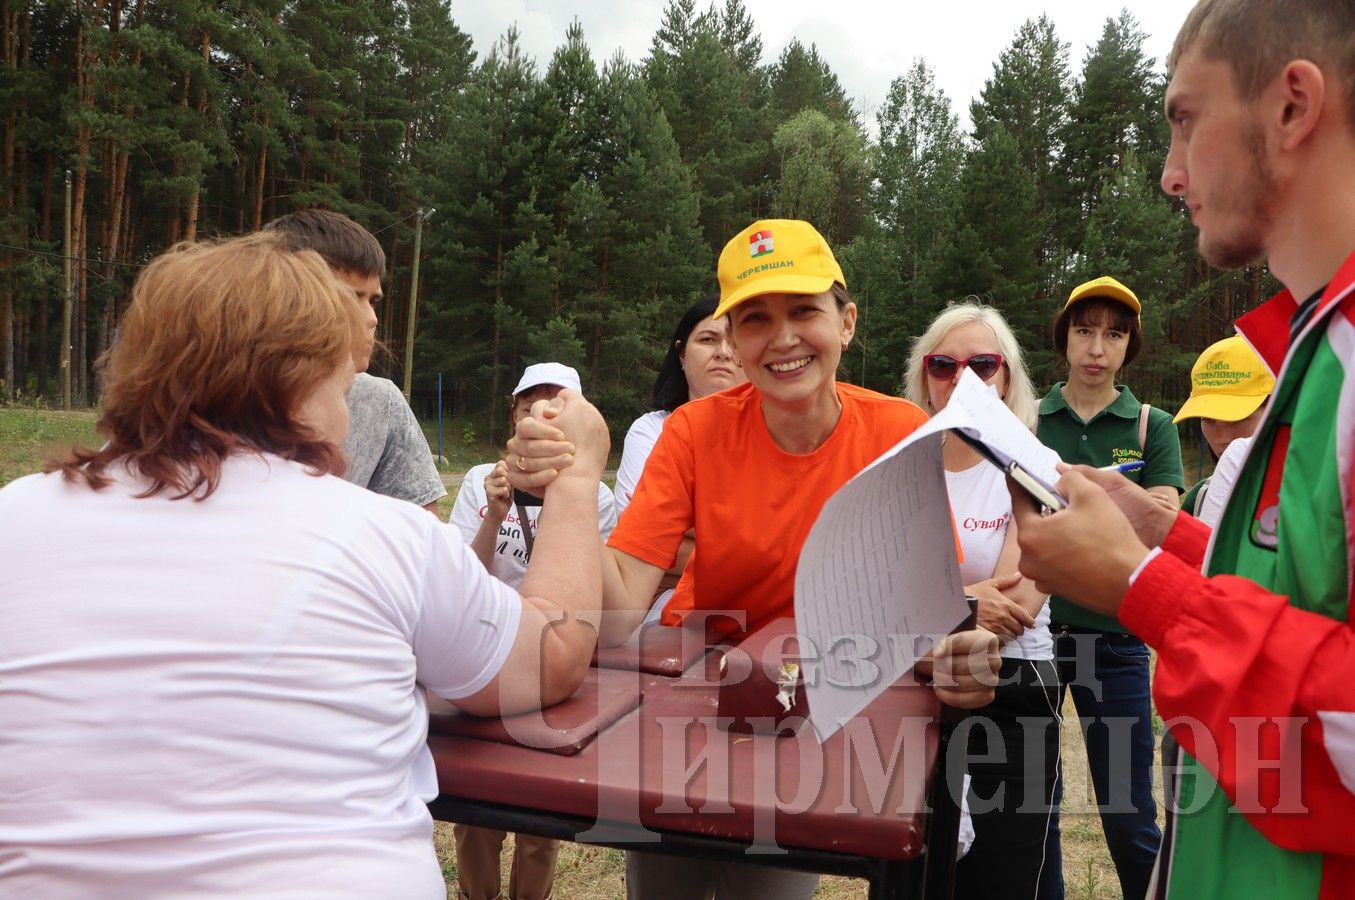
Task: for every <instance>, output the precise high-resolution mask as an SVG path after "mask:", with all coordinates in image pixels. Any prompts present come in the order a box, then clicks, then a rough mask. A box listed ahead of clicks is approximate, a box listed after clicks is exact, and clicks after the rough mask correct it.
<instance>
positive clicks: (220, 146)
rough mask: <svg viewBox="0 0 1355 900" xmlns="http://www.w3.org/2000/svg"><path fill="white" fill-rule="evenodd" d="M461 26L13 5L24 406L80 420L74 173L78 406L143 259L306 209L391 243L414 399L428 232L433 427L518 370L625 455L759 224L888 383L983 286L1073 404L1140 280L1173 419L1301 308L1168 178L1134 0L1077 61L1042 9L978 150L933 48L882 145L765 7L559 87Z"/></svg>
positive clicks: (847, 364)
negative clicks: (855, 324)
mask: <svg viewBox="0 0 1355 900" xmlns="http://www.w3.org/2000/svg"><path fill="white" fill-rule="evenodd" d="M454 12H455V11H454V10H453V9H452V8H451V6H450V4H449V3H448V2H447V0H0V116H2V117H3V123H2V127H3V150H2V152H0V167H2V168H0V401H3V400H20V401H22V402H41V401H44V400H46V401H49V402H50V401H51V400H52V398H54V397H55V398H57V399H58V400H59V398H60V394H61V388H60V381H59V378H58V360H59V357H60V353H59V350H60V343H61V318H62V306H63V256H64V254H63V244H64V240H63V238H64V235H63V232H64V228H63V220H64V208H65V197H66V180H67V177H66V173H68V172H69V182H70V186H71V187H70V198H71V199H70V204H71V206H70V208H71V219H70V220H71V223H72V246H73V250H72V251H71V256H72V257H74V259H73V270H72V281H73V289H72V292H71V293H72V325H71V360H72V363H71V366H72V368H71V383H72V390H73V394H74V399H75V402H76V403H77V404H87V403H91V402H93V399H94V398H95V395H96V394H97V385H96V377H97V376H96V373H95V371H94V361H95V360H96V359H97V357H98V356H99V354H100V353H101V352H102V351H103V350H104V349H106V348H107V347H108V346H109V344H110V342H111V341H113V340H114V339H115V336H116V332H117V326H118V322H119V319H120V316H121V315H122V313H123V311H124V310H125V308H126V304H127V301H128V296H129V287H130V285H131V283H132V281H133V280H134V278H135V277H136V273H137V270H138V268H139V267H140V266H142V265H144V264H145V263H146V262H147V261H148V260H149V259H150V258H151V257H153V256H155V255H156V254H157V253H160V252H161V251H163V250H164V249H165V248H167V247H169V246H171V245H173V244H174V243H176V242H177V241H181V240H192V239H201V238H204V237H210V236H215V235H228V234H237V233H241V232H246V231H251V230H254V229H257V228H258V227H259V226H260V225H262V224H263V223H264V222H267V221H268V220H269V219H271V218H273V217H275V216H277V215H281V214H283V213H286V212H289V211H291V210H294V209H298V208H303V207H309V206H324V207H328V208H331V209H335V210H338V211H340V212H343V213H346V214H348V215H350V216H352V217H353V218H355V219H357V220H358V221H359V222H361V223H362V224H363V225H365V226H366V227H367V228H368V229H370V230H371V231H372V232H373V233H375V234H377V236H378V238H379V239H380V240H381V242H382V244H383V246H384V248H385V250H386V253H387V259H388V271H387V272H386V275H385V278H384V283H385V290H386V298H387V299H386V300H385V301H384V303H383V305H382V308H381V310H380V325H379V336H380V337H381V338H382V339H383V340H384V342H385V343H386V346H387V348H388V349H389V350H390V351H391V352H390V354H389V355H388V358H387V359H386V360H385V361H384V363H380V364H379V365H385V366H386V367H387V368H386V371H385V372H384V374H392V375H394V376H395V377H396V380H397V381H399V380H400V379H399V374H398V372H396V371H394V370H395V366H394V365H393V363H394V361H396V360H402V359H403V358H404V352H405V341H406V335H407V334H408V316H409V310H410V302H409V301H410V293H411V291H410V288H411V284H410V279H411V272H412V271H413V269H414V267H413V265H412V263H413V262H414V259H413V253H414V244H415V240H414V232H415V227H416V224H417V220H418V219H419V218H420V211H423V212H424V213H427V214H426V215H424V216H423V219H424V223H423V226H422V235H421V237H422V240H421V243H420V248H421V253H420V266H419V268H418V271H419V292H418V305H417V319H416V325H417V328H416V337H415V340H414V347H413V349H414V372H415V380H414V399H415V406H416V409H418V410H419V411H420V412H422V413H424V414H427V413H429V412H430V411H431V406H432V398H433V394H434V391H435V390H436V385H437V384H438V376H439V375H441V376H442V381H441V384H442V400H443V403H444V406H445V407H446V408H447V409H448V411H449V412H450V413H452V414H454V415H456V416H458V417H462V418H464V420H465V421H466V422H468V423H469V422H475V423H479V425H480V426H481V427H484V428H487V429H488V433H489V434H490V435H493V436H496V437H497V436H501V432H502V431H503V429H504V417H505V413H506V407H507V404H506V402H505V395H506V394H507V391H508V390H509V389H510V388H511V385H512V384H513V379H514V378H515V377H516V374H517V373H518V372H519V371H520V369H521V367H522V366H523V365H525V364H527V363H530V362H536V361H540V360H543V359H548V358H549V359H557V360H560V361H562V362H566V363H570V364H573V365H575V366H577V367H579V369H580V371H581V372H582V373H583V376H584V383H585V385H586V387H587V390H588V393H589V395H590V397H591V398H592V399H593V400H594V401H595V402H596V403H597V404H598V405H599V406H600V408H601V409H602V410H603V412H604V413H605V414H606V416H607V418H608V421H609V422H610V423H611V425H612V428H613V432H614V435H616V436H617V437H619V435H620V434H623V433H624V431H625V428H626V427H627V425H628V424H629V422H630V421H631V419H632V418H633V417H634V416H635V415H637V414H639V413H640V412H642V411H644V410H645V409H647V408H648V402H649V394H650V390H651V387H652V384H653V373H654V372H655V371H657V367H658V363H659V361H660V359H661V358H662V355H663V353H664V350H665V348H666V345H667V341H668V340H669V337H670V335H671V331H672V327H673V325H674V323H675V321H676V319H677V317H678V315H680V313H681V312H682V310H683V309H685V307H686V306H687V305H688V304H690V303H691V302H692V301H693V300H695V299H696V298H697V297H699V296H700V295H701V294H702V293H704V292H707V291H709V290H711V289H713V288H714V287H715V284H714V281H715V277H714V269H715V259H716V256H717V255H718V253H719V250H720V248H721V247H722V246H723V245H724V243H725V242H726V241H727V240H728V239H729V237H730V236H732V235H733V234H735V233H736V232H737V231H739V230H740V229H741V228H743V227H744V226H745V225H747V224H749V223H750V222H752V221H753V220H754V219H757V218H762V217H794V218H804V219H808V220H809V221H811V222H813V223H814V224H815V225H816V226H817V227H818V228H819V230H820V231H821V232H823V234H824V235H825V236H826V237H827V239H828V241H829V243H830V244H831V245H832V246H833V247H834V249H835V251H836V252H837V255H838V257H839V260H840V261H841V263H842V265H843V269H844V271H845V273H846V277H847V284H848V287H849V289H850V293H851V295H852V297H853V299H854V300H855V301H856V303H857V304H858V307H859V308H860V328H859V331H858V334H859V335H860V340H859V341H857V342H856V343H855V344H854V345H853V347H852V349H851V351H850V352H849V353H848V354H847V356H846V357H845V358H844V373H843V377H844V378H845V379H846V380H850V381H853V382H856V383H859V384H864V385H866V386H868V387H872V388H875V389H877V390H881V391H885V392H890V393H894V392H897V391H898V387H899V384H900V382H901V373H902V369H903V364H904V360H905V356H906V353H907V350H908V344H909V341H910V339H911V338H912V337H913V336H915V335H917V334H918V333H920V331H921V330H922V328H923V327H924V326H925V325H926V323H927V322H928V321H929V320H930V318H931V317H932V316H933V315H934V314H935V313H936V312H937V310H939V309H940V308H942V307H943V306H945V304H946V303H947V302H950V301H952V300H954V299H957V298H961V297H964V296H966V295H971V294H972V295H978V296H979V297H981V298H983V299H984V300H986V301H988V302H990V303H992V304H994V305H996V306H997V307H998V308H1000V309H1001V310H1002V311H1003V313H1004V314H1005V315H1006V316H1007V318H1008V319H1009V321H1011V323H1012V324H1013V326H1014V327H1015V329H1016V331H1017V334H1018V336H1019V338H1020V340H1021V342H1022V346H1023V347H1024V349H1025V350H1026V352H1027V353H1028V354H1029V361H1030V365H1031V369H1032V374H1033V377H1034V379H1035V382H1036V384H1037V385H1038V386H1048V385H1049V384H1052V383H1053V382H1054V381H1056V380H1058V378H1059V366H1058V362H1059V360H1058V359H1057V358H1056V356H1055V354H1054V352H1053V350H1052V341H1051V339H1050V324H1051V322H1052V319H1053V317H1054V314H1055V313H1056V312H1057V310H1058V308H1059V306H1060V305H1061V303H1062V301H1063V300H1064V299H1065V298H1066V297H1067V294H1068V291H1069V290H1070V288H1071V287H1072V286H1074V285H1075V284H1077V283H1079V282H1080V281H1083V280H1086V279H1088V278H1093V277H1096V276H1098V275H1102V274H1112V275H1115V276H1116V277H1117V278H1120V279H1121V280H1122V281H1124V282H1126V283H1127V284H1129V285H1130V286H1131V287H1133V288H1134V289H1135V290H1136V291H1137V292H1138V294H1139V296H1140V297H1141V298H1142V299H1143V301H1144V310H1143V326H1144V331H1145V337H1146V349H1145V353H1144V355H1143V357H1141V358H1140V360H1138V361H1137V362H1135V363H1134V364H1133V366H1132V367H1131V368H1130V369H1129V370H1127V371H1126V376H1125V378H1126V381H1128V382H1129V383H1131V385H1132V387H1133V389H1134V391H1135V392H1136V394H1138V395H1139V397H1140V398H1141V399H1144V400H1146V401H1148V402H1152V403H1154V404H1156V405H1160V406H1163V407H1165V408H1168V409H1174V408H1176V406H1177V405H1178V404H1179V403H1180V402H1181V401H1182V400H1183V399H1184V398H1185V396H1186V395H1187V394H1188V393H1189V378H1188V375H1189V370H1190V365H1191V363H1192V362H1193V361H1194V358H1195V356H1196V355H1197V354H1198V352H1199V351H1200V350H1201V349H1202V348H1203V347H1205V346H1206V345H1207V344H1209V343H1210V342H1212V341H1214V340H1217V339H1219V338H1221V337H1224V336H1226V335H1227V334H1230V333H1231V323H1232V321H1233V320H1234V319H1235V318H1236V317H1237V316H1238V315H1240V314H1241V313H1242V312H1244V311H1245V310H1246V309H1249V308H1251V307H1252V306H1254V305H1255V304H1256V303H1258V302H1259V301H1260V300H1261V299H1263V298H1264V296H1266V295H1267V294H1268V293H1269V292H1270V291H1272V290H1273V289H1274V283H1273V282H1272V281H1271V280H1270V278H1269V277H1268V276H1267V274H1266V273H1265V271H1264V270H1263V269H1259V268H1258V269H1249V270H1242V271H1238V272H1233V273H1218V272H1214V271H1211V270H1210V269H1209V268H1208V267H1207V266H1206V265H1205V264H1204V263H1203V262H1202V260H1201V259H1200V258H1199V255H1198V253H1197V252H1196V249H1195V244H1194V231H1193V229H1191V228H1189V227H1188V223H1187V221H1186V218H1185V217H1184V214H1183V209H1182V206H1181V203H1180V201H1177V200H1173V199H1171V198H1168V197H1166V196H1165V195H1163V194H1162V192H1161V191H1160V190H1159V188H1158V186H1157V181H1158V176H1159V174H1160V172H1161V166H1162V160H1163V156H1164V155H1165V152H1166V147H1167V141H1168V132H1167V125H1166V122H1165V120H1164V117H1163V113H1162V94H1163V90H1164V86H1165V75H1164V73H1163V69H1162V65H1161V62H1160V61H1158V60H1155V59H1152V58H1149V57H1147V56H1146V55H1145V51H1144V44H1145V40H1146V35H1145V34H1144V33H1143V32H1142V31H1141V29H1140V27H1139V25H1138V23H1137V21H1136V20H1135V19H1134V18H1133V16H1132V15H1131V14H1130V13H1129V12H1127V11H1125V12H1122V13H1121V14H1120V15H1119V16H1118V17H1116V18H1114V19H1109V20H1107V21H1106V23H1105V27H1104V30H1103V32H1102V35H1101V37H1100V40H1099V41H1098V42H1097V43H1096V44H1094V45H1093V46H1092V47H1091V48H1089V50H1088V51H1087V54H1086V56H1085V58H1084V59H1082V60H1081V61H1080V64H1078V65H1076V66H1075V63H1074V61H1073V60H1071V59H1070V55H1069V46H1068V44H1066V43H1064V42H1062V41H1060V40H1059V36H1058V33H1057V29H1056V27H1055V24H1054V23H1053V22H1051V21H1050V20H1049V19H1047V18H1044V17H1041V18H1036V19H1032V20H1029V21H1027V22H1026V23H1025V24H1024V25H1022V26H1021V27H1020V28H1019V30H1018V31H1017V32H1016V34H1015V35H1013V37H1012V40H1011V43H1010V44H1009V45H1008V46H1007V47H1006V49H1005V50H1003V51H1002V53H1001V54H1000V55H999V57H998V59H996V60H994V61H993V65H992V73H991V75H990V77H989V78H988V79H987V81H986V83H985V86H984V88H983V90H982V91H981V93H980V95H979V96H978V98H976V99H975V100H974V101H973V102H972V104H971V106H970V108H969V116H968V121H969V122H971V123H972V126H971V127H970V128H969V129H968V130H962V129H961V127H960V119H959V117H958V116H957V115H956V112H955V109H954V107H953V104H952V102H951V99H950V98H948V97H947V96H946V95H945V94H944V93H943V92H942V91H941V90H939V89H938V88H937V87H936V84H935V80H934V78H933V75H932V71H931V69H930V67H929V66H928V64H927V62H926V61H925V60H914V61H912V62H911V64H906V68H905V63H904V61H902V60H901V61H900V67H901V69H902V71H901V72H900V74H899V76H898V77H897V78H896V79H895V80H894V81H893V82H892V84H891V85H890V88H889V91H888V94H887V96H886V98H885V100H884V102H883V103H881V104H880V106H879V108H878V110H877V111H876V112H875V114H874V116H873V118H872V119H871V120H869V121H867V120H866V119H865V118H864V116H863V115H862V113H861V112H860V111H859V109H858V108H857V105H856V104H855V103H854V102H853V99H852V98H851V97H849V96H847V95H846V94H845V92H844V91H843V89H842V87H841V85H840V83H839V81H838V78H837V76H836V75H835V74H834V72H833V70H832V68H831V66H830V65H829V64H828V63H827V62H826V61H825V59H823V58H822V57H821V55H820V54H819V53H818V51H817V49H816V48H815V47H814V46H813V45H810V46H805V45H804V44H802V43H800V42H798V41H792V42H791V43H790V44H789V45H788V46H787V47H786V48H785V50H784V51H783V52H782V53H781V55H780V57H779V58H777V59H776V60H775V61H772V62H769V63H764V62H763V61H762V57H763V46H762V41H761V38H760V37H759V34H758V31H757V28H756V27H755V24H754V22H753V20H752V18H751V17H750V16H749V14H748V12H747V10H746V9H745V8H744V7H743V5H742V3H741V0H716V2H715V3H714V4H713V5H711V6H709V8H707V7H705V6H702V7H698V6H697V4H696V0H670V2H669V4H668V7H667V9H666V10H665V12H664V15H663V19H662V23H661V25H660V27H659V29H658V31H657V32H656V33H655V34H654V36H653V39H652V43H651V47H650V50H649V53H648V55H647V56H645V57H644V58H643V59H641V60H638V61H631V60H627V59H625V58H623V57H621V56H620V55H617V56H614V57H612V58H610V59H607V60H603V61H599V60H596V59H594V58H593V56H592V55H591V53H590V51H589V49H588V46H587V43H586V41H585V39H584V35H583V32H582V29H581V28H580V26H578V24H577V23H576V24H575V25H574V26H573V27H571V28H570V29H569V30H568V31H567V33H566V34H565V35H564V36H563V43H562V44H561V45H560V46H559V47H558V49H556V51H555V53H554V54H553V56H552V57H551V59H550V60H549V62H548V63H546V64H545V65H544V66H543V67H538V66H537V64H536V63H535V62H534V61H533V60H530V59H528V58H527V57H526V55H525V54H524V52H523V51H522V48H521V47H520V45H519V42H518V37H517V35H516V33H515V32H514V31H512V30H509V31H508V32H507V33H506V34H504V35H503V37H502V38H501V39H500V40H499V41H498V43H497V44H496V45H495V46H494V48H493V49H492V51H491V52H489V53H488V54H487V55H485V56H484V58H482V59H477V57H476V54H475V53H474V51H473V50H472V45H471V40H470V38H469V37H468V36H467V35H466V34H465V33H464V32H463V31H462V30H461V29H459V28H458V27H457V25H456V22H455V14H454ZM957 14H958V13H957ZM430 210H432V212H431V213H429V212H428V211H430ZM470 427H472V428H473V426H470ZM469 433H470V432H468V434H469ZM468 439H469V438H468Z"/></svg>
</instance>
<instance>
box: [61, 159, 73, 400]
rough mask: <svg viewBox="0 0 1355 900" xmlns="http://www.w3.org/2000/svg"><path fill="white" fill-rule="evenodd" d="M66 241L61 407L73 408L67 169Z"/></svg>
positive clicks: (68, 177) (62, 269) (64, 254)
mask: <svg viewBox="0 0 1355 900" xmlns="http://www.w3.org/2000/svg"><path fill="white" fill-rule="evenodd" d="M65 228H66V241H65V244H64V245H63V247H64V248H65V249H64V252H63V253H62V257H63V258H62V261H61V275H62V278H63V286H64V288H65V290H64V291H63V296H62V299H61V408H62V409H64V410H66V411H67V412H70V409H71V291H73V290H74V289H75V280H74V278H72V273H71V170H70V169H67V170H66V225H65Z"/></svg>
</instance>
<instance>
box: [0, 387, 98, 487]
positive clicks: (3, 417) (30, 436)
mask: <svg viewBox="0 0 1355 900" xmlns="http://www.w3.org/2000/svg"><path fill="white" fill-rule="evenodd" d="M97 419H98V413H97V412H96V411H94V410H88V409H82V410H75V411H72V412H68V413H67V412H59V411H56V410H49V409H32V408H25V407H21V406H10V407H0V487H3V486H4V485H6V484H9V483H10V482H11V481H13V480H14V479H16V478H20V477H22V476H24V475H31V474H32V473H34V472H41V471H42V466H43V462H44V460H45V459H46V457H47V455H48V454H49V453H51V452H60V451H61V450H63V449H65V448H67V447H70V446H71V445H72V444H84V445H85V446H92V447H97V446H99V445H100V444H102V443H103V438H101V437H100V436H99V433H98V432H97V431H95V430H94V423H95V421H96V420H97Z"/></svg>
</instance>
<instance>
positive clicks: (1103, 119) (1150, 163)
mask: <svg viewBox="0 0 1355 900" xmlns="http://www.w3.org/2000/svg"><path fill="white" fill-rule="evenodd" d="M1146 40H1147V35H1146V34H1145V33H1144V32H1143V31H1142V30H1140V29H1139V26H1138V21H1137V20H1136V19H1135V18H1134V17H1133V16H1132V15H1130V13H1129V12H1128V11H1127V10H1126V11H1123V12H1121V13H1120V16H1119V18H1116V19H1107V20H1106V24H1105V28H1104V29H1103V31H1102V33H1101V39H1100V40H1099V41H1097V43H1096V45H1095V46H1094V47H1093V48H1092V49H1091V51H1090V52H1089V53H1088V54H1087V59H1086V62H1085V63H1084V64H1083V67H1082V78H1081V80H1080V81H1079V82H1078V83H1077V84H1076V85H1075V86H1074V88H1073V91H1072V103H1071V106H1070V109H1069V114H1068V119H1067V121H1066V122H1065V123H1064V125H1063V128H1062V129H1061V134H1060V142H1061V143H1062V146H1063V149H1062V160H1061V163H1060V166H1059V168H1060V170H1061V171H1062V172H1063V173H1064V178H1063V185H1064V190H1063V191H1062V193H1061V200H1060V202H1059V204H1058V207H1057V209H1058V219H1059V227H1060V232H1061V234H1062V236H1063V240H1064V242H1065V244H1066V245H1067V246H1068V247H1069V248H1070V249H1072V250H1077V249H1079V248H1080V247H1081V246H1082V237H1083V233H1084V231H1085V229H1086V223H1087V217H1088V216H1089V215H1090V214H1091V212H1092V208H1093V207H1094V206H1095V204H1096V200H1097V198H1098V196H1099V191H1100V186H1101V183H1102V181H1103V172H1104V170H1105V169H1108V168H1120V167H1122V166H1123V165H1124V160H1125V159H1126V158H1127V156H1128V155H1129V154H1130V153H1135V154H1136V155H1137V156H1138V158H1139V160H1140V161H1141V162H1142V163H1143V165H1142V166H1141V171H1145V172H1146V173H1148V177H1150V178H1155V177H1156V176H1153V175H1152V174H1151V173H1153V172H1157V171H1160V170H1161V162H1162V159H1163V156H1164V155H1165V148H1166V138H1167V136H1168V135H1167V132H1166V127H1165V122H1164V119H1163V115H1162V105H1161V103H1162V100H1161V91H1162V78H1161V76H1160V75H1157V74H1155V73H1154V72H1153V68H1152V60H1150V59H1149V58H1148V57H1147V56H1145V55H1144V50H1143V45H1144V42H1145V41H1146Z"/></svg>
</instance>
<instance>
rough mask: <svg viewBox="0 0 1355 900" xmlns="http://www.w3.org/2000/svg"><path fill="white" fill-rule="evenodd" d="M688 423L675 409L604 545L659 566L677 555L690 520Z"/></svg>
mask: <svg viewBox="0 0 1355 900" xmlns="http://www.w3.org/2000/svg"><path fill="white" fill-rule="evenodd" d="M692 447H693V445H692V426H691V422H690V420H689V418H688V416H686V415H683V410H681V409H679V410H678V411H677V412H675V413H673V415H672V416H670V417H669V419H668V421H667V422H666V423H665V425H664V429H663V433H662V434H660V435H659V440H658V442H657V443H655V444H654V449H653V450H652V451H651V452H650V454H649V459H648V460H646V461H645V474H644V477H643V478H641V479H640V483H639V484H638V485H636V489H635V496H633V497H632V498H631V501H630V505H629V506H627V507H626V509H625V511H624V512H623V513H622V514H621V520H620V521H619V522H617V523H616V528H615V529H613V530H612V536H611V538H609V539H608V541H607V546H609V547H614V548H615V549H617V550H620V551H621V552H622V553H628V554H630V555H631V556H634V557H635V558H636V559H640V560H643V561H645V562H647V563H649V564H650V565H654V566H658V567H659V568H661V569H667V568H670V567H671V566H672V565H673V563H674V562H675V561H676V560H677V552H678V548H679V547H681V545H682V536H683V535H685V534H686V533H687V530H688V529H689V528H691V527H692V526H693V524H694V523H695V510H694V507H693V500H692V498H693V493H694V492H693V485H694V484H695V481H696V457H695V454H694V453H693V449H692Z"/></svg>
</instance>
